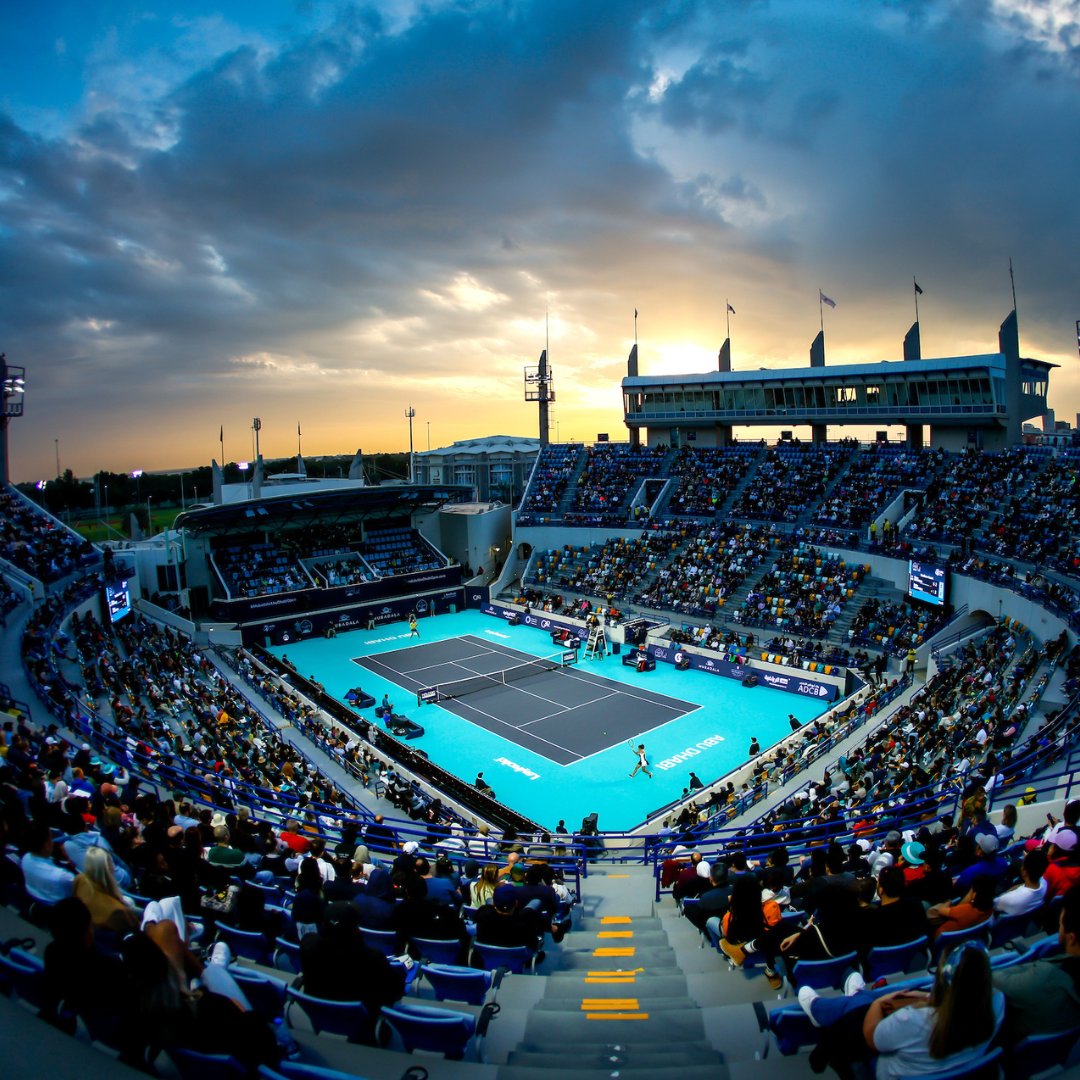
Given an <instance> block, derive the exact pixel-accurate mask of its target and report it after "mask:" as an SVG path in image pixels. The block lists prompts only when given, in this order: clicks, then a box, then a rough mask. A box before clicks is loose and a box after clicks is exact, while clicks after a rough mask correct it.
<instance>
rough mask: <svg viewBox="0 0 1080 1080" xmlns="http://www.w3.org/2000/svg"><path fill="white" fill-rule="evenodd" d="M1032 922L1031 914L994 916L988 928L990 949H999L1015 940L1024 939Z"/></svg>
mask: <svg viewBox="0 0 1080 1080" xmlns="http://www.w3.org/2000/svg"><path fill="white" fill-rule="evenodd" d="M1032 922H1033V913H1031V912H1024V913H1023V914H1020V915H995V916H994V921H993V923H992V924H991V926H990V948H991V949H999V948H1001V946H1002V945H1007V944H1008V943H1009V942H1010V941H1015V940H1016V938H1022V937H1026V936H1027V934H1028V931H1029V929H1030V928H1031V925H1032Z"/></svg>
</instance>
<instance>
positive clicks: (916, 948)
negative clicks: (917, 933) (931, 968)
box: [863, 937, 930, 983]
mask: <svg viewBox="0 0 1080 1080" xmlns="http://www.w3.org/2000/svg"><path fill="white" fill-rule="evenodd" d="M929 958H930V946H929V943H928V942H927V940H926V938H925V937H921V938H916V939H915V940H914V941H907V942H904V943H903V944H901V945H876V946H875V947H874V948H872V949H871V950H870V951H869V952H868V953H867V954H866V959H865V960H864V961H863V973H864V975H865V976H866V981H867V982H868V983H872V982H874V981H875V980H877V979H880V978H882V977H883V976H885V975H899V974H907V973H908V972H911V971H921V970H923V969H925V967H926V964H927V961H928V960H929Z"/></svg>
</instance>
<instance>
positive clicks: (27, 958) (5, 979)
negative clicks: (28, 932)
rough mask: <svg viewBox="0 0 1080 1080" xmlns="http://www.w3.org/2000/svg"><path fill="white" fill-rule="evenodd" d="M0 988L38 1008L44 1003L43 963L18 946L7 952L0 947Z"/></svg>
mask: <svg viewBox="0 0 1080 1080" xmlns="http://www.w3.org/2000/svg"><path fill="white" fill-rule="evenodd" d="M28 944H29V943H28ZM0 989H2V990H3V992H4V993H6V994H9V995H14V996H15V997H17V998H19V999H20V1000H22V1001H25V1002H26V1003H27V1004H28V1005H33V1006H34V1008H36V1009H40V1008H41V1007H42V1005H43V1003H44V990H45V964H44V963H43V962H42V960H41V958H40V957H38V956H35V955H34V954H33V953H29V952H27V951H26V950H25V949H23V948H20V947H19V946H16V947H14V948H12V949H10V950H8V951H7V952H4V951H3V950H2V949H0Z"/></svg>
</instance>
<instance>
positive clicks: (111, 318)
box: [0, 0, 1080, 480]
mask: <svg viewBox="0 0 1080 1080" xmlns="http://www.w3.org/2000/svg"><path fill="white" fill-rule="evenodd" d="M4 22H5V30H4V34H3V35H2V37H0V60H2V63H3V72H4V79H3V84H2V85H0V238H2V241H3V243H2V246H0V287H2V294H0V295H2V300H0V331H2V332H0V351H4V352H6V353H7V356H8V360H9V362H10V363H13V364H21V365H24V366H25V367H26V368H27V376H28V392H27V397H26V415H25V417H24V418H23V419H21V420H17V421H15V422H14V423H13V425H12V428H11V471H12V476H13V478H14V479H16V480H30V479H36V478H38V477H51V476H52V475H53V474H54V473H55V450H56V443H55V440H57V439H59V446H60V456H61V463H62V467H63V468H71V469H73V470H74V471H75V473H76V475H88V474H90V473H91V472H92V471H94V470H96V469H99V468H105V469H110V470H115V471H123V470H129V469H133V468H143V469H164V468H169V467H181V466H185V467H186V466H195V465H201V464H205V463H207V462H208V461H209V459H210V458H211V457H212V456H213V457H217V456H219V454H220V449H219V444H218V433H219V428H220V427H223V428H224V433H225V454H226V457H227V459H229V460H236V459H243V458H246V457H248V456H249V455H250V452H251V434H250V427H251V419H252V417H254V416H259V417H261V419H262V422H263V430H262V449H263V452H264V454H266V455H267V456H283V455H286V454H290V453H295V450H296V428H297V423H298V422H299V423H300V424H301V425H302V429H303V448H304V452H305V454H307V455H317V454H322V453H351V452H352V451H354V450H355V449H356V448H357V447H362V448H363V449H364V450H365V451H368V452H374V451H380V450H400V449H404V448H406V447H407V445H408V424H407V421H406V419H405V410H406V407H407V406H408V405H410V404H411V405H412V406H413V407H414V408H415V410H416V420H415V422H414V423H415V441H416V446H417V449H421V450H422V449H424V448H425V447H426V445H427V434H428V425H429V424H430V439H431V446H432V447H436V446H442V445H446V444H447V443H449V442H451V441H453V440H454V439H460V438H466V437H469V436H476V435H483V434H494V433H505V434H518V435H535V434H536V426H537V425H536V410H535V406H534V405H526V404H525V402H524V401H523V386H522V369H523V367H524V366H525V365H528V364H534V363H535V362H536V360H537V358H538V356H539V354H540V351H541V349H543V347H544V342H545V313H546V312H548V313H550V346H551V352H550V355H551V361H552V365H553V369H554V374H555V388H556V393H557V398H558V400H557V406H556V409H555V411H554V413H553V418H552V434H553V435H555V434H556V432H557V433H558V435H559V437H560V438H561V439H563V440H566V439H568V438H572V437H573V438H577V439H591V438H593V437H594V436H595V434H596V433H597V432H598V431H610V432H611V433H612V437H613V438H623V437H624V433H625V428H624V427H623V424H622V419H621V401H620V396H619V381H620V379H621V378H622V377H623V376H624V375H625V373H626V355H627V352H628V351H629V348H630V346H631V345H632V343H633V333H634V309H635V308H637V309H638V311H639V319H638V334H639V340H640V352H641V372H642V374H659V373H663V372H679V371H705V370H711V369H714V368H715V365H716V353H717V350H718V348H719V346H720V343H721V341H722V340H723V337H724V332H725V330H724V311H725V301H730V303H731V305H732V307H734V308H735V310H736V314H735V315H734V316H732V320H731V322H732V338H733V358H734V366H735V367H736V368H757V367H761V366H792V365H795V364H803V363H805V362H806V359H807V352H808V349H809V345H810V341H811V339H812V338H813V336H814V334H815V333H816V332H817V329H818V290H819V289H822V290H824V292H825V293H826V294H828V295H829V296H830V297H832V298H833V299H835V300H836V302H837V306H836V308H835V310H826V311H825V332H826V349H827V358H828V361H829V362H832V363H839V362H850V361H855V360H885V359H896V358H898V357H899V355H900V348H901V341H902V338H903V335H904V333H905V331H906V330H907V328H908V326H909V325H910V324H911V322H912V320H913V317H914V307H913V295H912V278H913V276H914V277H915V278H917V279H918V282H919V284H920V286H921V287H922V288H923V290H924V294H923V296H921V297H920V313H921V316H922V334H923V353H924V355H926V356H950V355H958V354H966V353H977V352H991V351H994V350H996V341H997V338H996V333H997V327H998V325H999V323H1000V322H1001V320H1002V319H1003V318H1004V317H1005V315H1006V314H1007V313H1008V311H1009V310H1010V308H1011V306H1012V300H1011V292H1010V282H1009V269H1008V267H1009V259H1010V257H1011V258H1012V260H1013V266H1014V268H1015V277H1016V293H1017V301H1018V313H1019V319H1020V340H1021V352H1022V353H1023V354H1024V355H1027V356H1034V357H1038V358H1040V359H1044V360H1049V361H1052V362H1055V363H1058V364H1061V365H1062V370H1061V371H1058V372H1055V373H1054V374H1053V376H1052V379H1051V404H1052V405H1053V406H1055V408H1056V409H1057V414H1058V418H1059V419H1069V420H1072V421H1075V419H1076V413H1077V410H1078V409H1080V362H1078V358H1077V345H1076V331H1075V323H1076V319H1077V318H1078V317H1080V288H1078V284H1080V273H1078V270H1077V251H1078V248H1080V191H1078V183H1077V180H1078V177H1080V160H1078V159H1080V137H1078V136H1080V2H1078V0H1038V2H1037V0H876V2H875V0H815V2H810V0H741V2H738V0H700V2H693V0H655V2H650V0H584V2H583V0H572V2H571V0H535V2H531V3H530V2H516V0H504V2H491V3H486V2H481V0H474V2H458V3H440V2H438V0H432V2H428V3H423V4H418V3H409V2H370V3H365V4H357V5H353V4H348V3H322V2H317V0H315V2H285V0H251V2H247V0H244V2H237V3H226V2H221V3H216V4H210V3H200V2H190V3H179V4H174V3H169V2H168V0H162V2H158V3H153V4H150V3H146V4H139V3H134V2H132V0H95V2H94V3H91V4H87V3H85V2H76V0H70V2H68V0H64V2H59V0H37V2H35V3H18V4H12V5H9V6H8V7H7V8H6V9H5V20H4ZM837 434H842V432H841V431H839V430H837Z"/></svg>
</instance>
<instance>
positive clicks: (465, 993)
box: [421, 964, 503, 1005]
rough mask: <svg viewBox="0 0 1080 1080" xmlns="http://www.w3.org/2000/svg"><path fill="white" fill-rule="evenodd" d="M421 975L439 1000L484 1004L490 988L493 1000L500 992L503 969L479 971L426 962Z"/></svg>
mask: <svg viewBox="0 0 1080 1080" xmlns="http://www.w3.org/2000/svg"><path fill="white" fill-rule="evenodd" d="M421 975H422V977H423V979H424V980H425V981H426V982H427V983H428V984H429V985H430V986H431V989H432V990H433V991H434V993H435V997H436V999H437V1000H439V1001H464V1002H467V1003H468V1004H470V1005H483V1004H484V1002H485V1000H486V998H487V995H488V991H489V990H490V991H492V1000H494V996H495V994H496V993H498V989H499V985H500V983H501V982H502V977H503V969H502V968H496V969H495V970H494V971H478V970H477V969H476V968H468V967H458V966H456V965H453V964H424V965H422V967H421Z"/></svg>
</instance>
